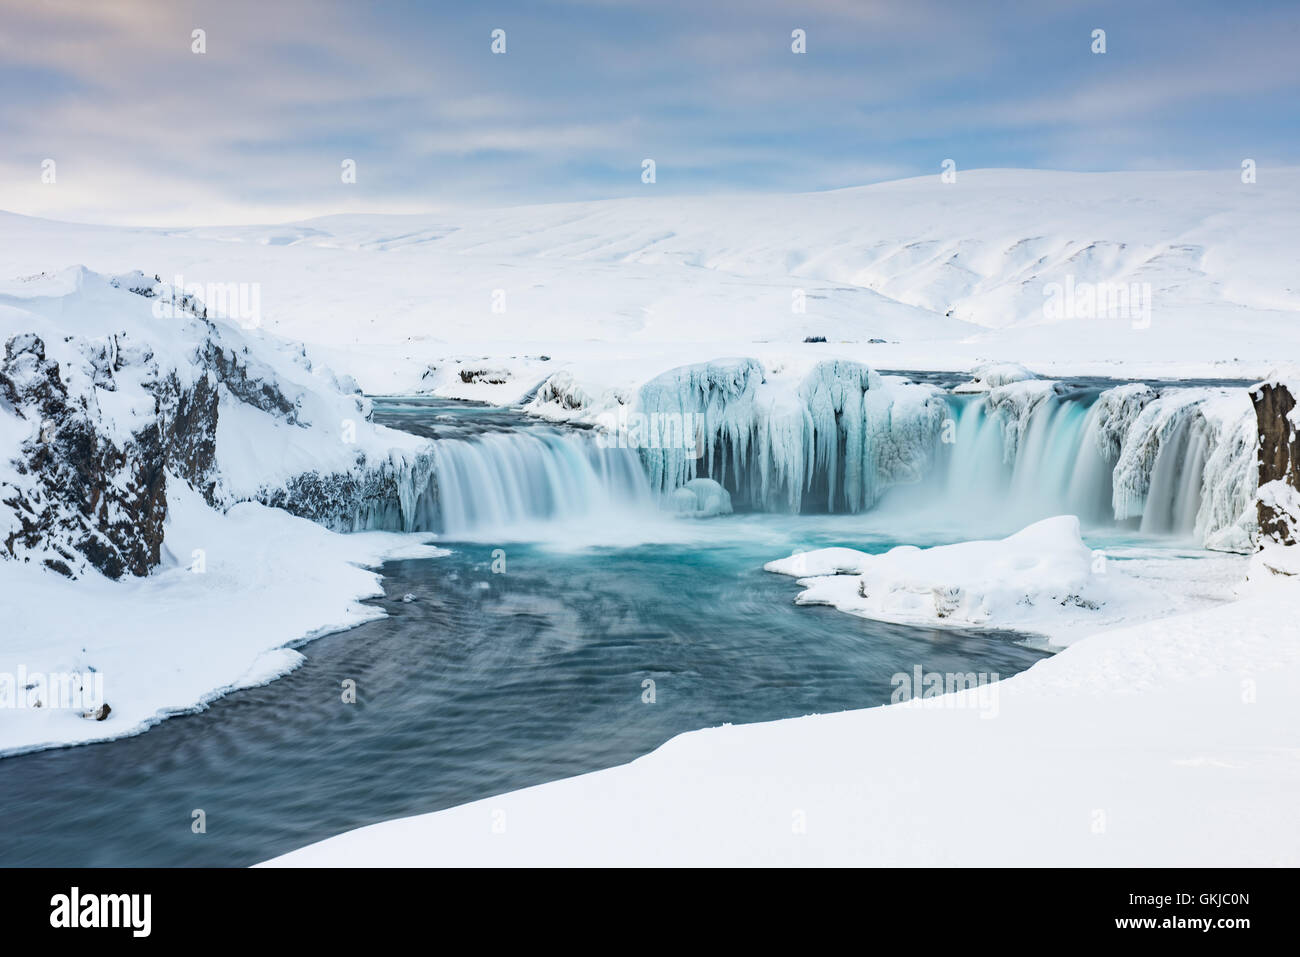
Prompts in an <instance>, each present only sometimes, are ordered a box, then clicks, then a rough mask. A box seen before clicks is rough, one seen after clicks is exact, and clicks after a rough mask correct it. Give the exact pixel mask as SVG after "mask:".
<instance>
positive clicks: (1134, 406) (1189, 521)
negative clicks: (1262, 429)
mask: <svg viewBox="0 0 1300 957" xmlns="http://www.w3.org/2000/svg"><path fill="white" fill-rule="evenodd" d="M774 379H775V377H774V376H769V375H767V374H766V372H765V370H764V368H763V366H762V365H761V364H760V363H758V362H757V361H755V360H752V359H735V360H719V361H716V362H711V363H704V364H699V365H693V366H685V367H682V368H680V369H674V370H672V371H670V372H668V373H665V374H663V375H661V376H659V377H657V378H656V379H653V380H651V381H650V382H649V383H647V384H646V385H645V386H643V387H642V389H641V392H640V395H639V397H638V406H637V407H638V409H639V410H640V411H641V412H643V413H645V414H646V415H647V416H648V417H649V418H650V419H652V420H653V419H654V417H655V416H679V417H680V416H692V415H693V416H695V417H696V422H697V428H696V430H695V432H694V434H695V435H696V436H697V437H698V438H699V439H701V440H702V444H701V445H700V446H699V447H698V448H696V447H694V446H692V447H690V448H682V447H673V446H672V445H671V444H667V443H665V444H662V445H661V444H660V443H651V444H652V445H653V446H654V447H647V448H643V449H642V452H641V454H642V459H643V461H644V463H645V467H646V472H647V475H648V478H649V482H650V485H651V487H652V488H653V489H655V490H656V491H658V492H661V493H670V492H672V491H673V490H674V489H676V488H678V487H680V486H682V485H684V484H685V483H686V482H688V481H690V480H692V479H694V478H697V477H706V478H711V479H714V480H716V481H717V482H719V483H720V484H722V486H723V487H724V488H726V489H727V491H728V492H729V493H730V494H731V496H732V499H733V501H734V502H735V503H736V506H737V507H738V508H741V509H752V510H761V511H789V512H800V511H803V512H807V511H830V512H839V511H846V512H858V511H863V510H866V509H870V508H873V507H876V506H879V507H880V508H882V509H885V510H886V511H888V512H889V513H890V514H891V515H894V516H899V515H902V516H906V515H907V514H908V513H909V512H910V511H911V510H912V509H917V508H926V509H930V510H932V511H933V510H936V509H937V510H940V511H945V512H947V513H948V514H949V515H950V516H951V517H953V519H954V520H955V521H960V520H961V518H962V516H966V517H971V518H973V519H976V518H977V519H979V520H984V521H988V522H1002V523H1003V524H1005V525H1006V526H1007V527H1012V528H1019V527H1021V526H1022V525H1023V524H1027V523H1029V522H1032V521H1036V520H1038V519H1040V518H1044V517H1047V516H1051V515H1057V514H1062V513H1069V514H1074V515H1078V516H1079V518H1080V519H1081V520H1082V521H1083V522H1084V523H1085V524H1087V525H1091V526H1094V527H1096V526H1105V525H1111V526H1113V525H1115V524H1117V523H1118V524H1119V525H1121V526H1123V527H1128V528H1132V529H1134V530H1135V531H1140V532H1142V533H1149V534H1153V535H1174V536H1179V537H1185V538H1189V539H1195V540H1197V541H1199V542H1201V543H1204V544H1206V545H1209V546H1211V547H1217V548H1227V549H1234V550H1246V549H1249V546H1250V537H1251V534H1252V533H1253V522H1254V515H1253V509H1252V507H1251V503H1252V501H1253V497H1254V489H1255V472H1254V454H1255V453H1254V434H1255V433H1254V429H1255V425H1254V415H1253V412H1252V409H1251V405H1250V401H1249V398H1248V396H1247V394H1246V390H1245V389H1244V388H1242V389H1233V388H1217V387H1215V388H1211V387H1196V388H1178V387H1169V388H1165V389H1163V390H1157V389H1154V388H1152V387H1150V386H1148V385H1144V384H1142V383H1126V384H1123V385H1118V386H1114V387H1111V388H1104V387H1102V386H1096V387H1088V388H1085V387H1074V388H1071V387H1068V386H1066V385H1064V384H1062V383H1057V382H1051V381H1046V380H1039V379H1028V380H1021V381H1012V382H1007V383H1006V384H1003V385H996V386H993V387H992V388H989V389H988V390H987V391H985V392H979V393H975V394H971V392H970V390H966V392H965V393H964V394H963V393H962V392H961V391H958V392H956V393H944V392H943V391H942V390H940V389H938V388H937V387H935V386H930V385H919V384H915V383H911V382H908V381H907V380H906V379H904V378H902V377H897V376H884V375H880V374H878V373H876V372H875V371H873V370H871V369H868V368H867V367H866V366H863V365H860V364H858V363H854V362H848V361H843V360H833V361H823V362H818V363H816V364H815V365H814V366H813V367H812V368H811V370H810V371H808V372H807V374H806V375H804V376H803V377H802V378H799V379H797V380H795V381H786V382H781V383H779V384H778V383H777V382H775V381H773V380H774ZM680 431H681V430H680V429H679V432H680ZM688 431H689V430H688ZM882 499H883V501H882Z"/></svg>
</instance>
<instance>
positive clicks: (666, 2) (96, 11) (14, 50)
mask: <svg viewBox="0 0 1300 957" xmlns="http://www.w3.org/2000/svg"><path fill="white" fill-rule="evenodd" d="M0 15H3V17H4V19H5V24H6V29H5V30H3V31H0V63H3V64H4V66H3V67H0V84H3V89H4V95H3V96H0V130H2V131H3V141H4V143H5V152H4V155H3V160H2V161H0V174H2V175H0V208H7V209H13V210H17V211H20V212H26V213H31V214H36V215H58V216H60V217H63V218H81V219H85V220H87V221H123V222H127V221H129V222H152V223H170V224H181V223H191V222H216V221H225V222H229V221H234V220H238V219H244V220H250V219H262V220H264V219H266V218H267V217H269V216H274V215H283V216H290V215H307V214H312V213H316V214H324V213H329V212H335V211H340V210H344V209H358V208H376V209H378V208H383V209H390V210H391V209H420V208H427V207H430V206H436V205H439V204H442V203H445V202H447V201H448V200H454V201H457V202H464V201H472V202H480V203H518V202H532V201H556V200H564V199H581V198H593V197H599V196H617V195H631V194H638V193H640V192H643V184H641V182H640V162H641V159H642V158H644V157H653V158H655V159H656V161H657V162H658V163H659V182H658V183H657V184H656V189H658V190H659V191H661V192H702V191H714V190H723V191H728V192H737V191H765V190H781V191H790V190H801V189H824V188H830V187H835V186H846V185H853V184H854V183H855V182H866V181H870V178H883V177H885V176H895V175H911V174H919V173H927V174H928V173H931V172H933V171H934V170H937V168H938V164H939V163H940V162H941V161H942V159H944V158H947V157H949V156H951V157H954V158H956V159H957V161H958V163H959V165H960V166H961V167H962V168H971V167H974V166H995V165H1002V166H1018V167H1030V166H1039V165H1047V164H1057V165H1066V166H1070V167H1072V168H1085V169H1098V168H1129V167H1133V168H1140V167H1145V166H1147V165H1149V164H1150V163H1151V162H1153V161H1156V160H1159V159H1160V158H1164V159H1165V160H1167V161H1168V162H1169V163H1170V164H1171V165H1175V166H1182V167H1187V168H1194V167H1198V166H1208V165H1213V164H1216V163H1221V162H1227V161H1228V159H1229V158H1230V157H1232V156H1234V155H1236V153H1240V152H1241V151H1242V150H1243V149H1246V148H1247V146H1248V147H1249V149H1250V150H1251V151H1252V152H1251V153H1250V154H1246V153H1243V154H1242V155H1256V154H1262V155H1272V156H1277V157H1279V158H1282V159H1285V160H1288V161H1290V162H1295V161H1296V160H1297V157H1296V147H1297V141H1298V140H1300V133H1298V132H1297V128H1298V127H1300V124H1296V123H1294V122H1291V123H1285V122H1282V121H1281V120H1282V118H1283V117H1284V116H1290V117H1291V118H1292V119H1294V113H1295V109H1294V106H1293V104H1294V102H1295V98H1296V93H1297V92H1298V91H1297V87H1298V86H1300V80H1298V79H1297V76H1296V74H1295V71H1294V69H1293V68H1292V67H1291V66H1290V63H1291V61H1292V55H1291V51H1293V50H1294V48H1295V44H1296V41H1297V39H1300V34H1297V29H1296V26H1297V20H1300V17H1297V15H1296V14H1295V13H1294V12H1292V11H1291V10H1290V9H1289V8H1288V7H1287V6H1285V5H1283V4H1276V5H1274V4H1260V5H1254V6H1252V9H1251V11H1250V15H1248V16H1247V15H1235V14H1232V13H1231V12H1228V13H1225V12H1224V11H1223V10H1222V9H1216V6H1215V5H1211V4H1208V3H1204V2H1196V0H1183V2H1178V3H1174V2H1162V3H1152V4H1143V5H1140V7H1135V6H1132V5H1130V4H1125V3H1119V2H1101V3H1087V4H1084V3H1060V4H1052V5H1042V4H1036V3H1029V2H1009V3H1004V4H999V5H997V6H996V7H990V6H986V5H981V4H953V3H941V2H938V0H874V2H858V0H811V2H805V3H801V4H799V5H797V6H795V5H790V4H788V3H784V2H777V0H717V2H714V3H709V4H700V3H698V2H696V0H691V2H687V0H646V2H634V3H624V2H619V3H615V2H605V0H568V2H560V3H554V4H547V5H546V6H545V7H540V6H538V5H535V4H529V3H523V2H515V3H492V4H475V5H445V4H418V3H408V2H397V0H377V2H374V3H365V4H357V3H353V2H345V0H310V2H309V0H283V2H279V3H275V4H266V3H263V2H253V0H225V2H217V0H193V2H190V3H184V4H180V3H172V2H164V0H140V2H136V3H130V4H107V3H102V2H100V0H54V2H46V3H42V4H32V3H30V2H26V0H0ZM1097 25H1104V26H1105V28H1106V29H1107V31H1108V47H1109V49H1108V52H1107V53H1106V54H1104V55H1102V56H1097V55H1093V54H1091V52H1090V51H1089V49H1088V47H1089V42H1090V32H1091V29H1093V28H1094V27H1095V26H1097ZM497 27H500V28H502V29H505V30H506V31H507V37H508V52H507V54H506V55H504V56H495V55H493V54H492V53H491V51H490V48H489V44H490V32H491V30H493V29H494V28H497ZM795 27H799V28H801V29H804V30H806V31H807V35H808V53H806V54H803V55H796V54H794V53H792V52H791V50H790V31H791V30H792V29H794V28H795ZM194 29H203V30H205V31H206V39H207V52H206V53H204V54H202V55H198V54H195V53H193V52H191V49H190V44H191V39H190V37H191V32H192V30H194ZM1238 141H1240V145H1239V142H1238ZM45 158H54V159H55V160H56V161H57V162H58V164H59V166H58V168H59V179H58V183H57V184H56V185H54V186H52V187H51V186H50V185H48V184H43V183H41V182H40V163H41V161H42V160H43V159H45ZM347 158H350V159H354V160H356V162H357V164H358V171H359V174H358V179H357V183H356V184H355V185H347V184H344V183H342V181H341V178H340V176H339V171H340V163H341V162H342V160H344V159H347Z"/></svg>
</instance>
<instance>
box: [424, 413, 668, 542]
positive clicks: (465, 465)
mask: <svg viewBox="0 0 1300 957" xmlns="http://www.w3.org/2000/svg"><path fill="white" fill-rule="evenodd" d="M432 456H433V461H434V468H433V475H432V477H431V478H430V480H429V482H428V483H427V485H426V486H425V488H424V490H423V491H422V493H421V494H420V495H419V498H418V500H417V502H416V506H415V510H414V514H413V515H412V516H409V517H408V523H409V524H410V525H411V530H413V531H439V532H442V533H443V534H444V535H447V536H448V537H452V538H454V537H456V536H457V535H467V534H472V533H475V532H479V531H484V530H491V529H506V528H510V527H513V526H516V525H520V524H524V523H530V522H540V521H556V520H570V521H571V520H576V519H580V518H585V517H589V516H598V515H600V514H601V513H605V512H609V513H615V512H622V513H626V512H627V511H629V510H632V509H636V508H642V507H649V506H650V505H651V503H652V501H653V499H652V495H651V493H650V487H649V485H648V484H647V482H646V478H645V473H644V472H643V470H642V468H641V461H640V458H639V457H638V456H637V454H636V452H634V451H632V450H630V449H623V448H604V447H602V446H601V444H599V443H598V442H597V441H596V440H595V437H594V436H592V435H590V434H585V433H565V432H562V431H560V430H558V429H551V428H543V427H538V428H529V429H525V430H518V431H510V432H491V433H485V434H483V435H480V436H477V437H475V438H472V439H443V440H438V441H435V442H434V443H433V445H432Z"/></svg>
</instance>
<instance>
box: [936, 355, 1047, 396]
mask: <svg viewBox="0 0 1300 957" xmlns="http://www.w3.org/2000/svg"><path fill="white" fill-rule="evenodd" d="M1036 378H1037V376H1035V375H1034V374H1033V373H1032V372H1030V371H1029V370H1028V369H1026V368H1025V367H1024V366H1022V365H1020V363H1018V362H982V363H980V364H979V365H977V366H976V367H975V368H974V369H972V370H971V380H970V382H963V383H961V384H960V385H958V386H956V387H954V388H953V390H952V391H953V392H956V393H958V394H960V393H964V392H988V391H990V390H992V389H996V388H998V387H999V386H1004V385H1010V384H1011V383H1013V382H1024V381H1026V380H1028V379H1036Z"/></svg>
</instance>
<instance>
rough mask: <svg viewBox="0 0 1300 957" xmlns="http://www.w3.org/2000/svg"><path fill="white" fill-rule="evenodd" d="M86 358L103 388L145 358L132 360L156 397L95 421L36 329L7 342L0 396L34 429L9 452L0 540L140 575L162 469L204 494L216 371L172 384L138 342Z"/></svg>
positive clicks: (69, 562) (60, 567)
mask: <svg viewBox="0 0 1300 957" xmlns="http://www.w3.org/2000/svg"><path fill="white" fill-rule="evenodd" d="M106 353H107V350H106ZM90 358H91V364H92V367H93V368H94V369H95V371H96V388H97V389H102V390H105V391H109V392H111V391H113V390H114V381H113V380H114V376H115V374H117V373H120V372H122V370H123V369H124V368H126V367H127V366H129V365H132V364H134V365H137V366H142V367H143V368H137V369H136V370H135V371H136V372H138V373H142V374H143V376H144V381H145V383H146V388H147V389H148V391H149V392H150V393H151V394H152V396H153V399H154V414H153V416H152V417H151V418H149V419H147V420H146V422H145V424H144V425H143V427H141V428H140V429H138V430H136V431H134V432H130V433H129V434H127V435H125V436H115V435H113V434H110V433H109V432H108V431H106V430H105V429H103V428H102V427H101V423H100V422H99V416H98V410H97V409H96V408H93V407H92V404H91V401H90V400H89V398H88V397H87V396H86V395H84V394H83V395H73V394H69V391H68V388H67V386H66V385H65V383H64V381H63V379H62V377H61V376H60V374H59V364H58V363H57V362H55V361H54V360H52V359H47V358H46V357H45V343H44V342H43V341H42V340H41V339H40V338H39V337H38V336H35V335H31V334H25V335H19V336H14V337H13V338H12V339H10V340H9V341H8V342H7V343H6V344H5V354H4V360H3V363H0V397H3V400H4V401H5V402H6V403H8V405H9V406H10V407H11V408H12V409H13V410H14V411H16V412H17V413H18V415H19V416H20V417H21V418H24V419H27V420H28V421H30V422H32V423H33V424H34V426H35V428H34V429H33V433H34V434H33V436H32V438H30V439H28V441H26V442H24V443H23V444H22V445H21V446H20V448H19V455H18V457H17V458H15V459H14V462H13V465H14V467H15V468H16V470H17V473H18V476H19V477H20V481H19V482H18V483H14V484H7V485H5V486H4V488H3V490H0V496H2V499H0V503H2V504H3V505H4V507H5V508H6V509H8V510H10V511H11V512H12V514H13V515H14V516H15V517H16V519H17V522H16V527H11V528H10V529H9V530H8V532H7V534H6V535H5V537H4V539H3V541H0V549H2V550H3V551H4V552H6V553H7V554H8V556H10V557H15V558H16V557H20V556H24V555H26V556H31V555H36V556H39V558H40V560H41V561H42V562H43V563H44V564H45V565H46V566H47V567H49V568H52V569H54V570H55V571H58V572H60V573H62V574H64V575H73V574H74V573H75V572H76V571H77V569H78V567H79V566H81V565H83V563H89V564H90V565H92V566H94V567H95V568H97V569H99V571H101V572H103V573H104V574H105V575H107V576H108V577H110V578H120V577H121V576H123V575H126V574H131V575H145V574H148V572H149V569H151V568H153V567H154V566H156V565H157V564H158V561H159V553H160V549H161V547H162V538H163V521H164V519H165V518H166V515H167V497H166V495H167V472H168V471H170V472H172V473H173V474H175V475H177V476H180V477H182V478H184V479H185V480H186V481H188V482H189V483H190V484H191V485H193V486H194V487H195V488H196V489H199V490H201V491H204V492H205V494H207V495H211V494H212V489H213V455H214V452H215V449H216V442H215V434H216V423H217V389H216V385H217V384H216V380H215V379H214V378H213V377H211V376H207V377H199V378H198V380H197V381H196V382H195V383H194V385H193V386H189V387H185V386H182V385H181V383H180V380H179V379H178V378H177V376H176V375H175V373H174V371H169V372H166V373H164V372H162V371H161V370H159V369H158V367H157V365H156V363H154V362H153V356H152V354H151V353H150V351H149V350H148V349H147V348H142V349H130V348H125V347H124V344H122V343H118V342H114V349H113V350H112V355H111V356H110V355H107V354H105V355H102V356H101V355H98V354H95V355H92V356H91V357H90ZM24 480H25V481H24Z"/></svg>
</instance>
